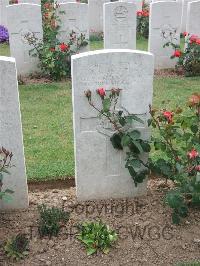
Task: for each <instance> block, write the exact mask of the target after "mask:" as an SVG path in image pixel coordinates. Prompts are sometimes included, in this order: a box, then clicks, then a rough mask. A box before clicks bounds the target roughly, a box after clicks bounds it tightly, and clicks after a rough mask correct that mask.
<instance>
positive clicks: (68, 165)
mask: <svg viewBox="0 0 200 266" xmlns="http://www.w3.org/2000/svg"><path fill="white" fill-rule="evenodd" d="M199 84H200V77H199V78H179V79H178V78H169V77H165V78H156V79H155V80H154V106H155V107H163V106H166V107H169V108H171V107H174V106H176V105H179V104H180V105H181V104H184V103H185V102H186V101H187V98H188V96H189V95H190V94H191V93H193V92H197V91H199V88H200V85H199ZM163 101H165V104H163ZM20 102H21V111H22V124H23V133H24V146H25V158H26V166H27V174H28V178H29V180H48V179H55V178H58V177H60V178H63V177H68V176H73V175H74V156H73V132H72V105H71V83H70V82H66V83H51V84H42V85H41V84H35V85H21V86H20Z"/></svg>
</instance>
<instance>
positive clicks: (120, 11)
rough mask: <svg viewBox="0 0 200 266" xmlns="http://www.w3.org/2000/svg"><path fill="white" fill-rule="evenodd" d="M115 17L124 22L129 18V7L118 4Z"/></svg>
mask: <svg viewBox="0 0 200 266" xmlns="http://www.w3.org/2000/svg"><path fill="white" fill-rule="evenodd" d="M114 17H115V20H116V21H118V22H123V21H125V20H127V18H128V9H127V8H126V7H124V6H118V7H116V8H115V9H114Z"/></svg>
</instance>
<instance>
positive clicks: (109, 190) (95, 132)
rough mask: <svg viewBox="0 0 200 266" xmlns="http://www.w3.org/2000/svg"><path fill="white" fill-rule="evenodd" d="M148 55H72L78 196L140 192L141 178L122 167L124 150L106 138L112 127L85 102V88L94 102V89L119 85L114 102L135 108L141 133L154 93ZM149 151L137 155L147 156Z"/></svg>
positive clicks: (96, 99) (123, 52)
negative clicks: (140, 120)
mask: <svg viewBox="0 0 200 266" xmlns="http://www.w3.org/2000/svg"><path fill="white" fill-rule="evenodd" d="M153 72H154V65H153V55H152V54H150V53H147V52H139V51H133V50H126V49H119V50H101V51H94V52H88V53H83V54H80V55H75V56H73V57H72V88H73V89H72V94H73V119H74V140H75V161H76V163H75V165H76V171H75V172H76V188H77V196H78V199H79V200H88V199H104V198H120V197H132V196H138V195H143V194H145V193H146V182H144V183H143V184H139V185H138V187H135V186H134V182H133V179H132V178H131V176H130V174H129V172H128V170H127V169H125V161H124V160H125V156H126V154H125V152H122V151H119V150H115V149H114V148H113V147H112V144H111V142H110V136H111V135H112V134H113V131H112V128H111V127H109V126H108V124H107V123H105V124H104V121H103V120H101V119H100V118H99V117H98V114H97V112H96V111H95V110H94V109H93V108H92V107H91V106H90V105H89V104H88V101H87V99H86V97H85V95H84V91H86V90H88V89H90V90H91V91H92V92H93V96H94V97H93V98H92V99H93V102H94V104H95V105H97V106H98V105H99V104H100V99H99V97H98V96H97V94H96V90H97V89H98V88H100V87H103V88H105V89H106V91H109V90H111V88H113V87H115V88H120V89H121V90H122V91H121V96H120V101H119V108H125V109H126V110H127V111H128V112H129V113H130V114H137V115H138V116H140V118H142V119H143V120H144V121H145V123H144V124H140V125H138V127H137V128H138V130H140V131H141V133H142V137H143V138H144V139H147V138H149V136H150V132H149V129H148V127H147V118H148V115H147V114H148V112H149V104H151V102H152V93H153ZM147 157H148V155H147V154H143V156H142V158H143V159H144V161H145V160H147Z"/></svg>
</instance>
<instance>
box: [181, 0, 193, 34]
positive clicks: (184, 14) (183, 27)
mask: <svg viewBox="0 0 200 266" xmlns="http://www.w3.org/2000/svg"><path fill="white" fill-rule="evenodd" d="M192 1H193V0H183V4H182V17H181V32H184V31H186V21H187V14H188V11H187V10H188V3H190V2H192Z"/></svg>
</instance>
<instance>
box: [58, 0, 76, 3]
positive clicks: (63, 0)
mask: <svg viewBox="0 0 200 266" xmlns="http://www.w3.org/2000/svg"><path fill="white" fill-rule="evenodd" d="M55 2H56V3H57V4H63V3H76V0H56V1H55Z"/></svg>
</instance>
